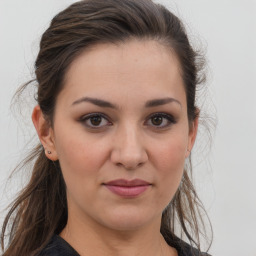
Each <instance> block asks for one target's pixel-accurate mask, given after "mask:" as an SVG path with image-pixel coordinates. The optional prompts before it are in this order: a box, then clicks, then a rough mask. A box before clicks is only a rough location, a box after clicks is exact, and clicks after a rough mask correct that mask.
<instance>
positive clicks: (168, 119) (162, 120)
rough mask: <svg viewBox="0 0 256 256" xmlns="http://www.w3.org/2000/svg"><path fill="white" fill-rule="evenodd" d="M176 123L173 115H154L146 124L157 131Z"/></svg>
mask: <svg viewBox="0 0 256 256" xmlns="http://www.w3.org/2000/svg"><path fill="white" fill-rule="evenodd" d="M175 123H176V120H175V118H174V117H173V116H172V115H170V114H166V113H155V114H152V115H151V116H150V117H149V118H148V120H147V122H146V124H147V125H148V126H151V127H153V128H156V129H164V128H167V127H169V126H171V125H172V124H175Z"/></svg>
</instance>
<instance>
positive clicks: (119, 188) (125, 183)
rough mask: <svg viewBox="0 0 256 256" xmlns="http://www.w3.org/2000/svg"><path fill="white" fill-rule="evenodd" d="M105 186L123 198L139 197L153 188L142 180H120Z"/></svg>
mask: <svg viewBox="0 0 256 256" xmlns="http://www.w3.org/2000/svg"><path fill="white" fill-rule="evenodd" d="M104 185H105V186H106V188H108V189H109V190H110V191H111V192H113V193H114V194H117V195H119V196H122V197H136V196H139V195H141V194H142V193H143V192H144V191H145V190H147V189H148V188H149V187H150V186H151V184H150V183H149V182H146V181H144V180H140V179H134V180H131V181H129V180H124V179H119V180H113V181H110V182H107V183H104Z"/></svg>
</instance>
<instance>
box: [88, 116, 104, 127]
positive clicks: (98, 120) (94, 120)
mask: <svg viewBox="0 0 256 256" xmlns="http://www.w3.org/2000/svg"><path fill="white" fill-rule="evenodd" d="M89 120H90V122H91V124H92V125H93V126H98V125H100V123H101V121H102V117H101V116H92V117H90V119H89Z"/></svg>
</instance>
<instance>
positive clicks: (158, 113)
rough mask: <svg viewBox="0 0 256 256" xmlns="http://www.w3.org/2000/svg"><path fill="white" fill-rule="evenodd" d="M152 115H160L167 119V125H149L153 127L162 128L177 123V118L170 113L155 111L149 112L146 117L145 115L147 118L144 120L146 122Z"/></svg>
mask: <svg viewBox="0 0 256 256" xmlns="http://www.w3.org/2000/svg"><path fill="white" fill-rule="evenodd" d="M154 116H161V117H163V118H165V119H167V121H168V122H169V123H168V124H167V125H165V126H154V125H151V126H152V127H154V128H155V129H164V128H168V127H170V126H171V125H173V124H176V123H177V120H176V118H175V117H174V116H173V115H171V114H167V113H165V112H156V113H153V114H150V115H149V116H148V117H147V120H146V122H148V121H149V120H150V119H151V118H152V117H154Z"/></svg>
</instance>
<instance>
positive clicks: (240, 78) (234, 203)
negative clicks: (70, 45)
mask: <svg viewBox="0 0 256 256" xmlns="http://www.w3.org/2000/svg"><path fill="white" fill-rule="evenodd" d="M72 2H74V1H71V0H22V1H20V0H12V1H9V0H0V127H1V132H0V145H1V147H0V223H2V221H3V216H4V214H5V211H4V210H3V209H4V207H6V206H7V204H8V203H9V202H10V200H11V199H13V197H14V194H15V193H16V192H17V190H18V189H19V188H20V186H21V185H22V184H23V183H24V181H25V180H26V176H24V175H16V176H14V179H13V180H12V183H11V185H9V186H7V187H6V185H5V184H6V179H7V177H8V175H9V174H10V172H11V170H12V168H13V167H15V165H16V164H17V162H18V160H20V159H22V156H24V153H26V151H27V150H28V149H29V147H30V146H29V145H26V142H27V141H28V140H29V139H30V138H31V136H32V135H31V134H34V131H33V127H32V126H31V125H32V123H31V121H30V115H31V111H32V107H33V102H32V103H31V102H27V101H26V102H25V103H24V104H25V105H27V107H26V108H25V107H24V108H23V110H24V111H23V113H21V114H20V113H19V112H17V111H16V117H17V118H18V120H19V122H17V120H15V118H14V115H13V114H12V113H11V111H10V102H11V97H12V95H13V93H14V92H15V90H16V88H17V86H18V85H20V84H22V83H24V82H26V81H27V80H29V79H30V78H31V73H33V61H34V60H35V57H36V54H37V51H38V42H39V39H40V35H41V34H42V32H43V31H44V30H45V29H46V28H47V26H48V24H49V21H50V19H51V18H52V17H53V16H54V15H55V14H56V13H57V12H58V11H59V10H61V9H62V8H64V7H66V6H67V5H69V4H70V3H72ZM160 2H162V3H164V4H165V5H167V6H168V7H170V8H171V9H172V10H173V11H174V12H175V13H177V14H178V16H180V17H181V18H182V19H183V20H184V21H185V24H186V27H187V29H188V32H189V34H191V35H192V36H191V40H192V42H193V44H194V45H195V46H199V47H201V48H202V49H204V50H205V51H206V56H207V59H208V66H209V74H208V82H207V86H208V92H207V93H205V92H204V93H203V94H202V97H201V98H205V96H206V101H203V102H201V105H202V104H203V107H204V109H205V110H206V112H207V113H208V114H209V115H210V116H212V117H215V116H217V119H218V124H217V127H216V130H215V133H214V132H212V136H213V143H212V147H211V150H209V144H210V143H209V141H208V137H207V136H206V135H205V133H204V129H201V132H200V134H199V137H198V143H197V145H196V148H195V150H194V151H195V152H194V162H195V163H196V164H195V165H196V166H195V168H194V171H195V181H196V185H197V188H198V191H199V194H200V196H201V197H202V200H203V202H204V204H205V206H206V209H207V210H208V213H209V215H210V218H211V221H212V225H213V228H214V242H213V245H212V248H211V250H210V252H211V253H212V254H213V255H214V256H217V255H219V256H221V255H226V256H241V255H245V256H256V236H255V230H256V185H255V181H256V167H255V156H256V100H255V98H256V78H255V73H256V72H255V71H256V49H255V48H256V15H255V14H256V1H255V0H243V1H242V0H215V1H206V0H193V1H191V0H176V1H170V0H169V1H168V0H166V1H164V0H162V1H160ZM23 106H24V105H23ZM24 123H25V124H24Z"/></svg>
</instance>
